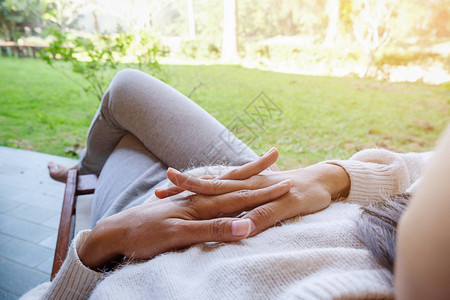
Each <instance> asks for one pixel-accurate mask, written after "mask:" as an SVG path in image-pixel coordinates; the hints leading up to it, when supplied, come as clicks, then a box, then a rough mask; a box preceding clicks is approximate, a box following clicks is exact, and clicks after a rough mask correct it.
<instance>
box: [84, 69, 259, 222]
mask: <svg viewBox="0 0 450 300" xmlns="http://www.w3.org/2000/svg"><path fill="white" fill-rule="evenodd" d="M256 157H257V155H256V154H255V153H254V152H253V151H252V150H251V149H250V148H248V147H247V146H246V145H245V144H243V143H242V142H241V141H239V140H238V139H237V138H236V137H235V136H234V135H233V134H231V133H230V132H229V131H228V130H227V129H226V128H225V127H224V126H223V125H222V124H221V123H220V122H218V121H217V120H216V119H214V118H213V117H212V116H211V115H210V114H208V113H207V112H206V111H205V110H204V109H202V108H201V107H200V106H198V105H197V104H195V103H194V102H193V101H192V100H190V99H188V98H187V97H185V96H184V95H183V94H181V93H179V92H178V91H176V90H175V89H173V88H171V87H170V86H168V85H167V84H165V83H163V82H161V81H160V80H158V79H156V78H154V77H151V76H149V75H147V74H145V73H142V72H139V71H136V70H124V71H121V72H119V73H118V74H117V75H116V76H115V77H114V79H113V81H112V82H111V84H110V86H109V87H108V90H107V91H106V93H105V95H104V96H103V99H102V101H101V103H100V107H99V109H98V111H97V113H96V115H95V116H94V119H93V121H92V123H91V126H90V129H89V134H88V138H87V147H86V149H85V151H84V152H83V153H82V155H81V158H80V164H79V170H80V172H81V173H100V178H99V183H98V186H97V190H96V193H95V200H94V205H93V208H92V215H91V221H92V224H93V225H95V223H97V222H98V221H99V220H100V219H102V218H104V217H106V216H109V215H112V214H114V213H117V212H119V211H121V210H123V209H126V208H129V207H131V206H134V205H138V204H140V203H142V202H144V201H145V199H146V198H148V196H150V194H151V193H152V192H153V190H154V188H155V185H156V184H158V183H159V182H160V181H162V180H164V179H165V178H166V176H165V172H166V170H167V167H168V166H170V167H174V168H177V169H180V170H183V169H186V168H190V167H196V166H202V165H211V164H217V163H226V164H230V165H242V164H244V163H247V162H249V161H251V160H254V159H256Z"/></svg>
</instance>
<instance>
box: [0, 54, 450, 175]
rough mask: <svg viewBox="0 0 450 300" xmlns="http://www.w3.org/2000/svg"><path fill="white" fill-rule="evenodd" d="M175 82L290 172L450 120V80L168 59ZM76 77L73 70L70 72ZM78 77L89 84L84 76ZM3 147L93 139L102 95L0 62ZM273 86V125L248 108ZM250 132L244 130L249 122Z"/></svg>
mask: <svg viewBox="0 0 450 300" xmlns="http://www.w3.org/2000/svg"><path fill="white" fill-rule="evenodd" d="M163 70H164V71H165V73H166V81H167V82H168V83H169V84H171V85H173V86H174V87H176V88H177V89H179V90H180V91H181V92H182V93H184V94H186V95H189V94H191V93H192V92H193V90H194V88H195V87H197V89H195V91H194V92H193V93H192V95H191V98H192V99H193V100H194V101H195V102H197V103H198V104H200V105H201V106H202V107H204V108H205V109H206V110H207V111H209V112H210V113H211V114H212V115H213V116H214V117H216V118H217V119H218V120H219V121H221V122H222V123H223V124H225V125H229V124H230V123H232V122H233V120H236V118H237V117H239V120H241V121H243V122H245V124H247V126H248V128H249V129H250V130H251V131H250V130H248V129H247V130H241V131H239V132H235V133H236V134H237V135H238V136H239V137H243V138H244V139H249V140H250V139H252V142H251V143H250V146H251V147H252V148H253V149H254V150H255V151H256V152H258V153H261V152H264V151H266V150H268V149H269V148H270V147H271V146H276V147H277V148H278V149H279V150H280V153H281V156H280V158H279V165H280V168H282V169H287V168H293V167H296V166H299V165H303V166H304V165H307V164H310V163H315V162H318V161H321V160H324V159H331V158H348V157H349V156H351V155H352V154H353V153H355V152H356V151H358V150H360V149H364V148H368V147H375V146H376V147H385V148H389V149H393V150H396V151H402V152H405V151H425V150H430V149H432V148H433V146H434V144H435V141H436V139H437V138H438V136H439V133H440V132H441V131H442V130H443V128H444V127H445V125H446V124H447V123H448V122H449V121H450V89H449V85H445V86H444V85H442V86H429V85H425V84H420V83H414V84H412V83H395V84H394V83H388V82H378V81H374V80H370V79H357V78H332V77H319V76H301V75H288V74H280V73H274V72H266V71H259V70H249V69H244V68H241V67H237V66H223V65H213V66H173V65H164V66H163ZM71 76H73V75H71ZM74 78H76V80H78V81H80V82H81V81H82V79H81V78H80V77H76V76H74ZM0 82H1V83H0V144H1V145H4V146H10V147H18V148H23V149H31V150H35V151H40V152H46V153H51V154H57V155H66V156H70V154H68V153H65V149H66V147H69V146H72V145H74V144H77V143H81V144H82V143H84V138H85V136H86V133H87V129H88V127H89V123H90V120H91V118H92V116H93V114H94V112H95V110H96V107H97V105H98V100H97V99H96V98H95V97H94V96H92V95H90V94H86V93H85V92H84V91H83V90H82V89H81V88H80V87H79V86H78V85H77V84H76V83H74V82H73V81H71V80H69V79H68V78H67V77H65V76H64V75H62V74H61V73H60V72H58V71H55V70H54V69H52V68H50V67H49V66H47V65H46V64H45V63H44V62H42V61H40V60H34V59H17V58H0ZM261 92H264V93H265V94H266V95H267V96H268V97H269V98H270V99H271V101H272V102H273V103H275V104H276V105H277V106H278V107H279V108H280V110H281V112H279V113H275V114H272V115H271V116H270V117H266V118H265V124H264V126H262V128H261V127H258V126H257V124H255V122H254V121H253V120H252V119H251V118H250V117H249V116H248V115H247V114H246V113H245V111H244V110H245V108H246V107H247V106H248V105H249V104H250V103H251V102H252V100H253V99H255V97H257V96H258V95H259V94H260V93H261ZM242 128H245V127H242Z"/></svg>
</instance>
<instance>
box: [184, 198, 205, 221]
mask: <svg viewBox="0 0 450 300" xmlns="http://www.w3.org/2000/svg"><path fill="white" fill-rule="evenodd" d="M188 199H189V202H188V204H187V207H186V209H187V212H188V213H189V215H190V216H191V217H192V218H193V219H201V218H202V211H203V209H202V207H203V203H202V202H203V201H201V197H199V195H197V194H193V195H190V196H189V197H188Z"/></svg>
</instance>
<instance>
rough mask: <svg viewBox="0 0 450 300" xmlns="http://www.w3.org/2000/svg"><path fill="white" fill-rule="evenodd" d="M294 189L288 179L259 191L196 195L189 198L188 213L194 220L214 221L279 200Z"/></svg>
mask: <svg viewBox="0 0 450 300" xmlns="http://www.w3.org/2000/svg"><path fill="white" fill-rule="evenodd" d="M291 187H292V181H291V180H290V179H286V180H284V181H282V182H279V183H277V184H274V185H271V186H268V187H265V188H262V189H257V190H239V191H235V192H232V193H227V194H222V195H215V196H205V195H198V194H194V195H191V196H189V197H188V200H189V202H188V204H189V205H190V206H188V208H187V209H188V212H190V215H192V216H193V217H194V218H198V219H212V218H217V217H221V216H224V215H229V214H232V213H236V212H242V211H245V210H248V209H252V208H254V207H256V206H258V205H261V204H264V203H267V202H269V201H271V200H274V199H277V198H279V197H281V196H283V195H284V194H286V193H287V192H289V190H290V188H291Z"/></svg>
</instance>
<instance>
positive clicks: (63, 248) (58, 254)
mask: <svg viewBox="0 0 450 300" xmlns="http://www.w3.org/2000/svg"><path fill="white" fill-rule="evenodd" d="M76 187H77V170H69V174H68V176H67V183H66V190H65V192H64V202H63V206H62V210H61V219H60V224H59V230H58V240H57V242H56V249H55V258H54V259H53V268H52V274H51V278H50V280H53V278H54V277H55V275H56V273H58V271H59V269H60V268H61V265H62V263H63V262H64V260H65V259H66V255H67V249H68V247H69V239H70V226H71V221H72V215H73V214H74V208H75V202H76V199H75V197H76V196H75V194H76Z"/></svg>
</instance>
